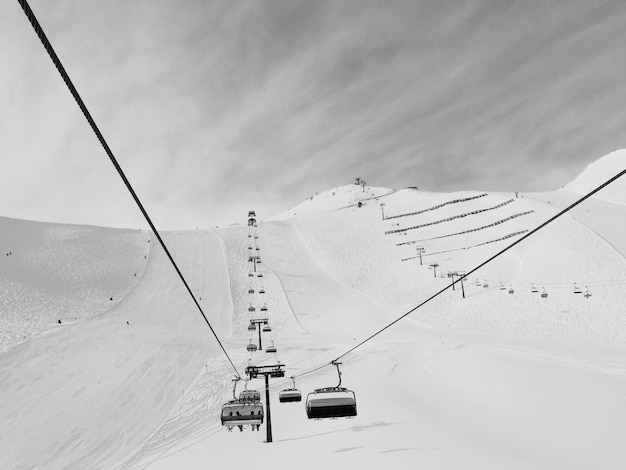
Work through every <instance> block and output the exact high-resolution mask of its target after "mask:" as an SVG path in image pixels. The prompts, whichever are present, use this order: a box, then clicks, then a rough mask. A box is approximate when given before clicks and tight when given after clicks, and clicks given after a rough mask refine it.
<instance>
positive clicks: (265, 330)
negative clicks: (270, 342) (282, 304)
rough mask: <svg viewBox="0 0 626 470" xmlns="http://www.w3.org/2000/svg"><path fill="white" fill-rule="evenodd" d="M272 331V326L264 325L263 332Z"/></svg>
mask: <svg viewBox="0 0 626 470" xmlns="http://www.w3.org/2000/svg"><path fill="white" fill-rule="evenodd" d="M270 331H272V327H271V326H269V325H263V333H269V332H270Z"/></svg>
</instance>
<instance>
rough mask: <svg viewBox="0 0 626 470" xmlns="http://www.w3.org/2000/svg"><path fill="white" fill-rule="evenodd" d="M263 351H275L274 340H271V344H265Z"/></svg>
mask: <svg viewBox="0 0 626 470" xmlns="http://www.w3.org/2000/svg"><path fill="white" fill-rule="evenodd" d="M265 352H266V353H275V352H276V346H274V341H272V344H270V345H269V346H267V347H266V348H265Z"/></svg>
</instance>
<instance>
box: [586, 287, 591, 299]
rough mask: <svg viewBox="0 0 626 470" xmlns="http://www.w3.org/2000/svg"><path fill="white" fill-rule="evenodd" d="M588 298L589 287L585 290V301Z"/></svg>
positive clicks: (589, 294)
mask: <svg viewBox="0 0 626 470" xmlns="http://www.w3.org/2000/svg"><path fill="white" fill-rule="evenodd" d="M589 297H591V292H589V287H587V288H586V289H585V299H588V298H589Z"/></svg>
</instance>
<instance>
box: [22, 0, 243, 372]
mask: <svg viewBox="0 0 626 470" xmlns="http://www.w3.org/2000/svg"><path fill="white" fill-rule="evenodd" d="M17 1H18V3H19V4H20V5H21V7H22V10H24V13H25V14H26V17H27V18H28V20H29V21H30V24H31V25H32V27H33V29H34V30H35V32H36V33H37V36H38V37H39V40H40V41H41V43H42V44H43V46H44V48H45V49H46V51H47V52H48V55H49V56H50V59H52V62H53V63H54V65H55V67H56V68H57V70H58V72H59V74H60V75H61V78H62V79H63V81H64V82H65V85H66V86H67V88H68V89H69V91H70V93H71V94H72V96H73V97H74V100H75V101H76V104H78V107H79V108H80V110H81V111H82V113H83V115H84V116H85V119H87V122H88V123H89V125H90V126H91V129H92V130H93V132H94V133H95V134H96V137H97V138H98V140H99V141H100V144H101V145H102V148H103V149H104V151H105V152H106V154H107V155H108V157H109V159H110V160H111V163H112V164H113V166H114V167H115V169H116V170H117V172H118V174H119V176H120V178H122V181H123V182H124V185H126V188H127V189H128V191H129V192H130V194H131V196H132V197H133V199H134V200H135V203H137V206H138V207H139V210H140V211H141V213H142V214H143V216H144V218H145V219H146V221H147V222H148V225H149V226H150V228H151V229H152V232H153V233H154V235H155V236H156V238H157V240H158V241H159V244H160V245H161V247H162V248H163V251H165V254H166V255H167V257H168V258H169V260H170V263H171V264H172V266H173V267H174V269H175V270H176V272H177V273H178V277H180V279H181V281H182V282H183V284H184V285H185V288H186V289H187V292H189V295H190V296H191V298H192V299H193V301H194V303H195V304H196V307H197V308H198V310H199V311H200V313H201V314H202V318H204V321H205V322H206V324H207V325H208V327H209V328H210V329H211V333H213V336H214V337H215V339H216V340H217V343H218V344H219V346H220V348H221V349H222V351H223V352H224V354H225V355H226V358H227V359H228V361H229V362H230V365H231V366H232V367H233V369H234V370H235V372H236V374H237V375H239V371H238V370H237V367H236V366H235V364H234V363H233V361H232V359H231V358H230V356H229V355H228V353H227V352H226V349H225V348H224V345H223V344H222V342H221V341H220V339H219V337H218V336H217V333H216V332H215V330H214V329H213V326H212V325H211V323H210V322H209V320H208V318H207V317H206V315H205V314H204V311H203V310H202V307H200V304H199V303H198V300H197V299H196V296H195V295H194V294H193V292H192V291H191V288H190V287H189V285H188V284H187V281H186V280H185V277H184V276H183V274H182V273H181V271H180V269H179V268H178V265H177V264H176V262H175V261H174V258H173V257H172V255H171V254H170V252H169V250H168V249H167V246H166V245H165V243H164V242H163V239H162V238H161V235H160V234H159V232H158V230H157V229H156V227H155V226H154V224H153V223H152V220H151V219H150V216H149V215H148V212H147V211H146V209H145V208H144V206H143V204H142V203H141V201H140V200H139V197H138V196H137V194H136V193H135V190H134V189H133V187H132V186H131V184H130V182H129V181H128V178H126V175H125V174H124V171H123V170H122V167H121V166H120V164H119V163H118V161H117V159H116V158H115V156H114V155H113V152H112V151H111V148H110V147H109V145H108V144H107V142H106V140H105V139H104V136H103V135H102V133H101V132H100V129H99V128H98V126H97V124H96V122H95V121H94V119H93V117H92V116H91V113H90V112H89V110H88V109H87V106H86V105H85V103H84V101H83V99H82V98H81V97H80V94H79V93H78V90H77V89H76V87H75V86H74V84H73V83H72V80H71V79H70V77H69V75H68V73H67V72H66V70H65V67H63V64H62V63H61V60H60V59H59V57H58V56H57V54H56V52H55V51H54V48H53V47H52V44H51V43H50V41H49V40H48V37H47V36H46V34H45V33H44V31H43V29H42V27H41V25H40V24H39V21H38V20H37V18H36V17H35V14H34V13H33V10H32V9H31V8H30V5H29V4H28V2H27V0H17Z"/></svg>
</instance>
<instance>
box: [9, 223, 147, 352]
mask: <svg viewBox="0 0 626 470" xmlns="http://www.w3.org/2000/svg"><path fill="white" fill-rule="evenodd" d="M0 233H1V234H2V236H1V237H0V292H1V293H2V295H1V296H0V351H7V350H8V349H10V348H12V347H14V346H15V345H17V344H19V343H22V342H25V341H28V340H29V339H30V338H31V337H33V336H34V335H37V334H39V333H43V332H46V331H51V330H54V329H58V328H65V327H66V326H67V325H70V324H74V323H77V322H81V321H83V320H85V319H89V318H92V317H94V316H97V315H99V314H102V313H104V312H106V311H108V310H110V309H111V308H113V307H115V306H116V305H118V304H119V302H120V301H121V300H122V299H123V298H124V297H125V296H126V295H127V294H128V293H129V292H130V291H131V290H132V289H134V287H135V286H136V285H137V283H138V281H139V279H140V277H141V275H142V274H143V271H144V269H145V267H146V264H147V257H148V254H149V253H150V248H151V245H150V244H149V240H150V235H149V234H148V233H146V232H140V231H133V230H117V229H108V228H102V227H89V226H73V225H63V224H44V223H39V222H30V221H25V220H17V219H9V218H6V217H0ZM9 252H10V253H11V255H10V256H8V255H7V254H8V253H9ZM59 320H61V324H59V323H58V321H59Z"/></svg>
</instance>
